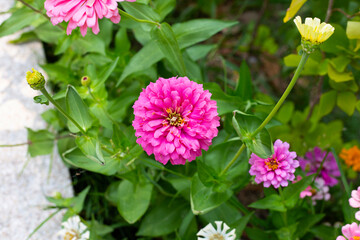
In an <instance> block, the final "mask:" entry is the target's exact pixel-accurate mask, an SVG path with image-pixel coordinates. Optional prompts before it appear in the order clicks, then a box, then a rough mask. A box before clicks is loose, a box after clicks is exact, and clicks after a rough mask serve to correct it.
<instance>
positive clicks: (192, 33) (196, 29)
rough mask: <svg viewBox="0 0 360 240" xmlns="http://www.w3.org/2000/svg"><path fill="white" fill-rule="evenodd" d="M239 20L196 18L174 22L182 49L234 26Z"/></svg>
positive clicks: (174, 28)
mask: <svg viewBox="0 0 360 240" xmlns="http://www.w3.org/2000/svg"><path fill="white" fill-rule="evenodd" d="M236 24H238V22H234V21H233V22H227V21H220V20H214V19H196V20H190V21H187V22H183V23H177V24H174V26H173V30H174V32H175V35H176V39H177V41H178V43H179V45H180V49H183V48H186V47H189V46H191V45H194V44H196V43H198V42H202V41H204V40H206V39H208V38H210V37H211V36H212V35H214V34H216V33H217V32H219V31H221V30H223V29H224V28H228V27H232V26H234V25H236Z"/></svg>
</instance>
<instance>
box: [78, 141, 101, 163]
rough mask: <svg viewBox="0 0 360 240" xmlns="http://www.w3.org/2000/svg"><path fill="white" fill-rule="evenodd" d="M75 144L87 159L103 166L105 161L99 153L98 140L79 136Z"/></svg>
mask: <svg viewBox="0 0 360 240" xmlns="http://www.w3.org/2000/svg"><path fill="white" fill-rule="evenodd" d="M75 142H76V145H77V146H78V147H79V148H80V150H81V151H82V152H83V153H84V154H85V156H86V157H87V158H89V159H91V160H93V161H95V162H98V163H100V164H101V165H104V164H105V159H104V156H103V154H102V152H101V148H100V142H99V140H98V139H96V138H94V137H90V136H80V137H77V138H76V140H75Z"/></svg>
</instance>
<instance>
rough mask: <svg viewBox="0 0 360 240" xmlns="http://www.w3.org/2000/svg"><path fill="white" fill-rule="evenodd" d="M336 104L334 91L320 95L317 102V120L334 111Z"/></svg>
mask: <svg viewBox="0 0 360 240" xmlns="http://www.w3.org/2000/svg"><path fill="white" fill-rule="evenodd" d="M335 103H336V91H335V90H332V91H329V92H327V93H324V94H322V95H321V98H320V102H319V111H318V119H320V118H322V117H323V116H326V115H328V114H329V113H331V111H332V110H333V109H334V107H335Z"/></svg>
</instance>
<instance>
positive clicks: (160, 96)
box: [132, 77, 220, 164]
mask: <svg viewBox="0 0 360 240" xmlns="http://www.w3.org/2000/svg"><path fill="white" fill-rule="evenodd" d="M210 96H211V93H209V91H208V90H205V91H204V89H203V87H202V85H201V84H198V83H196V82H193V81H190V80H189V79H188V78H187V77H179V78H176V77H173V78H169V79H164V78H159V79H158V80H157V81H156V82H155V83H150V84H149V85H148V86H147V87H146V89H143V91H142V92H141V93H140V96H139V99H138V100H137V101H136V102H135V103H134V106H133V108H134V114H135V119H134V121H133V124H132V125H133V127H134V128H135V131H136V133H135V135H136V136H137V137H139V138H138V139H137V140H136V141H137V143H139V144H140V145H141V146H142V147H143V148H144V150H145V151H146V153H147V154H148V155H151V154H154V155H155V159H156V160H157V161H159V162H161V163H163V164H166V163H167V162H168V161H169V160H170V162H171V164H185V162H186V160H188V161H189V162H190V161H192V160H194V159H195V158H196V157H197V156H200V155H201V150H202V149H204V150H208V148H209V146H210V145H211V140H212V139H213V138H214V137H215V136H217V133H218V130H217V127H218V126H219V125H220V122H219V120H220V117H219V116H218V113H217V107H216V102H215V101H213V100H210Z"/></svg>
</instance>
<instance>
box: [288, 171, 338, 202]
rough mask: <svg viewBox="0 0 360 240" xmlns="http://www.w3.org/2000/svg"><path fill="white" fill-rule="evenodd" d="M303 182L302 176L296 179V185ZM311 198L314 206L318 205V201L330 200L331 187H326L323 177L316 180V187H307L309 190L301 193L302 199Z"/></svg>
mask: <svg viewBox="0 0 360 240" xmlns="http://www.w3.org/2000/svg"><path fill="white" fill-rule="evenodd" d="M300 180H301V176H297V177H296V181H294V182H293V183H296V182H298V181H300ZM305 197H311V200H312V204H313V205H316V200H325V201H329V200H330V197H331V195H330V193H329V186H326V184H325V180H324V179H322V178H321V177H318V178H316V179H315V187H312V186H307V188H306V189H305V190H304V191H302V192H301V193H300V198H305Z"/></svg>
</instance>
